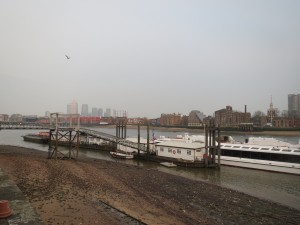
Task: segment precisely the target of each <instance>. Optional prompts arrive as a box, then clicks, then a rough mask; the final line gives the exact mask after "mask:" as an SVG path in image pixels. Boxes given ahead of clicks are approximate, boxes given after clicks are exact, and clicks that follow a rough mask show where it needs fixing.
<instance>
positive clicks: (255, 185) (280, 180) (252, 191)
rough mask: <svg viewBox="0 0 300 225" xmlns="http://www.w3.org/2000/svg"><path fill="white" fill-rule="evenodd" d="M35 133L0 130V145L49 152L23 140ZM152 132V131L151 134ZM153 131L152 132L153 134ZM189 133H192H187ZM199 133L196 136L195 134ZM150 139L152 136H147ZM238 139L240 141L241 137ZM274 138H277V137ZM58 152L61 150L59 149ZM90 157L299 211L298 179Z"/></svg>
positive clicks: (133, 132) (98, 154)
mask: <svg viewBox="0 0 300 225" xmlns="http://www.w3.org/2000/svg"><path fill="white" fill-rule="evenodd" d="M101 131H102V132H106V133H109V134H114V132H115V130H114V129H108V128H105V130H103V128H102V129H101ZM30 132H31V133H32V132H35V131H28V130H1V131H0V145H14V146H22V147H27V148H33V149H37V150H40V151H48V146H47V145H42V144H36V143H31V142H25V141H23V138H22V135H25V134H27V133H30ZM151 132H152V131H151ZM154 132H155V131H154ZM127 134H128V136H137V131H136V130H135V129H128V131H127ZM177 134H183V132H155V135H156V136H160V135H164V136H166V137H168V136H169V137H174V136H176V135H177ZM190 134H192V133H190ZM198 134H199V133H198ZM141 136H143V137H146V131H145V130H141ZM150 136H152V134H151V135H150ZM240 138H243V137H241V136H240ZM276 138H277V137H276ZM281 138H282V139H284V138H285V139H288V141H289V142H293V141H296V143H297V141H298V140H297V137H294V139H292V138H291V139H289V137H281ZM60 149H63V148H62V147H60ZM83 155H84V156H86V157H91V158H95V159H104V160H110V161H115V162H116V163H126V164H131V165H135V166H143V167H147V168H151V169H157V170H159V171H163V172H166V173H170V174H174V175H177V176H182V177H185V178H188V179H194V180H201V181H205V182H209V183H213V184H216V185H221V186H224V187H228V188H231V189H234V190H237V191H241V192H244V193H247V194H249V195H253V196H256V197H259V198H264V199H268V200H271V201H274V202H278V203H280V204H284V205H287V206H290V207H293V208H296V209H298V210H300V177H299V176H296V175H290V174H280V173H273V172H266V171H259V170H251V169H243V168H234V167H227V166H222V167H221V169H220V170H218V169H203V168H201V169H199V168H198V169H196V168H184V167H176V168H167V167H164V166H161V165H159V164H158V163H152V162H145V161H141V162H138V161H137V160H122V159H115V158H112V157H111V156H110V154H109V152H107V151H99V152H97V151H91V150H83V149H80V151H79V157H80V156H83Z"/></svg>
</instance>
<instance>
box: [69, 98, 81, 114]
mask: <svg viewBox="0 0 300 225" xmlns="http://www.w3.org/2000/svg"><path fill="white" fill-rule="evenodd" d="M67 114H78V103H77V102H76V101H75V100H73V101H72V102H71V103H70V104H68V106H67Z"/></svg>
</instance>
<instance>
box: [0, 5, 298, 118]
mask: <svg viewBox="0 0 300 225" xmlns="http://www.w3.org/2000/svg"><path fill="white" fill-rule="evenodd" d="M299 12H300V1H299V0H280V1H279V0H247V1H246V0H219V1H218V0H207V1H201V0H195V1H192V0H181V1H180V0H148V1H146V0H144V1H142V0H126V1H124V0H107V1H104V0H103V1H101V0H94V1H93V0H84V1H83V0H69V1H67V0H51V1H50V0H48V1H46V0H44V1H43V0H27V1H24V0H1V1H0V29H1V30H0V32H1V33H0V80H1V87H0V113H6V114H13V113H21V114H37V115H44V113H45V111H47V110H49V111H51V112H66V109H67V104H68V103H70V102H71V101H73V99H75V100H76V101H77V102H78V104H79V110H81V104H83V103H87V104H88V105H89V107H90V109H91V107H101V108H115V109H119V110H127V111H128V113H129V116H130V117H134V116H146V117H150V118H155V117H159V116H160V114H161V113H174V112H175V113H183V114H188V113H189V112H190V111H191V110H194V109H196V110H200V111H202V112H203V113H205V114H206V115H212V114H213V112H214V111H216V110H219V109H221V108H224V107H225V106H226V105H231V106H232V107H233V109H234V110H240V111H243V110H244V105H247V107H248V111H250V112H251V113H253V112H255V111H257V110H261V111H263V112H265V113H266V110H267V108H268V106H269V104H270V98H271V95H272V96H273V104H274V107H276V108H278V109H279V110H285V109H287V95H288V94H293V93H296V94H297V93H300V13H299ZM65 54H67V55H69V56H70V57H71V59H69V60H68V59H67V58H66V57H65Z"/></svg>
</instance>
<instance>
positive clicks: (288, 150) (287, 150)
mask: <svg viewBox="0 0 300 225" xmlns="http://www.w3.org/2000/svg"><path fill="white" fill-rule="evenodd" d="M282 151H283V152H290V151H291V149H282Z"/></svg>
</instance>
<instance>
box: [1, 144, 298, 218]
mask: <svg viewBox="0 0 300 225" xmlns="http://www.w3.org/2000/svg"><path fill="white" fill-rule="evenodd" d="M46 157H47V152H41V151H36V150H33V149H27V148H22V147H13V146H0V168H2V170H3V171H4V172H5V173H6V174H7V175H8V176H9V177H10V179H12V180H13V181H14V182H15V183H16V184H17V185H18V187H19V188H20V189H21V191H22V192H23V193H24V194H25V195H26V196H27V197H28V199H29V200H30V202H31V204H32V206H33V207H34V208H35V209H36V211H37V213H38V215H39V216H40V217H41V219H42V220H43V221H44V223H45V224H80V223H81V224H142V223H145V224H298V223H299V221H300V211H297V210H295V209H291V208H288V207H285V206H281V205H279V204H275V203H272V202H269V201H265V200H261V199H258V198H255V197H252V196H249V195H246V194H243V193H240V192H237V191H233V190H230V189H226V188H223V187H219V186H216V185H213V184H208V183H205V182H201V181H195V180H189V179H186V178H183V177H178V176H174V175H170V174H166V173H163V172H160V171H157V170H156V169H146V168H143V167H139V166H131V165H125V164H122V163H118V162H112V161H104V160H98V159H91V158H79V159H78V160H76V161H75V160H49V159H47V158H46ZM112 209H115V211H113V210H112ZM120 212H123V213H124V214H123V215H127V216H125V217H124V216H120ZM131 217H133V218H135V219H136V220H130V218H131ZM124 220H125V221H124ZM139 221H140V222H139Z"/></svg>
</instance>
